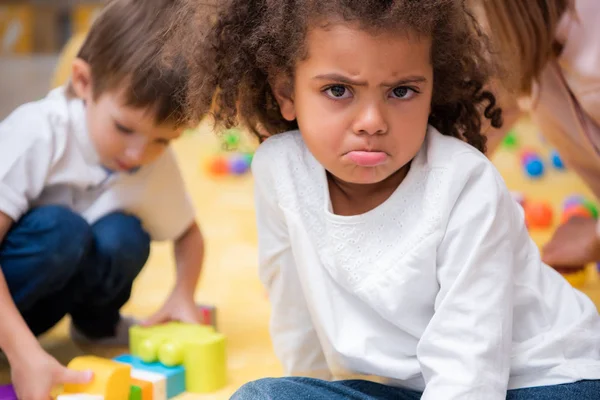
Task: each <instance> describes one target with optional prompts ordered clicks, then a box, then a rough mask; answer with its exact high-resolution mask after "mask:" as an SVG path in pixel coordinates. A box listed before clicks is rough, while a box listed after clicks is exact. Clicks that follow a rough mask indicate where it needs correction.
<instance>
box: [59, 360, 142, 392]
mask: <svg viewBox="0 0 600 400" xmlns="http://www.w3.org/2000/svg"><path fill="white" fill-rule="evenodd" d="M68 367H69V368H70V369H74V370H76V371H84V370H92V371H94V378H93V379H92V381H91V382H90V383H87V384H65V385H64V393H66V394H79V393H82V394H99V395H102V396H104V399H105V400H123V399H127V398H128V397H129V386H130V385H131V376H130V374H131V366H130V365H127V364H123V363H118V362H115V361H112V360H108V359H105V358H100V357H95V356H83V357H75V358H74V359H73V360H71V362H70V363H69V365H68Z"/></svg>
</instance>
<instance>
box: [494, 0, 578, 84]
mask: <svg viewBox="0 0 600 400" xmlns="http://www.w3.org/2000/svg"><path fill="white" fill-rule="evenodd" d="M572 7H573V2H572V0H526V1H524V0H486V1H484V2H483V9H484V11H485V14H486V19H487V24H488V25H489V28H490V31H491V34H492V38H493V39H494V41H495V45H496V46H497V47H498V49H499V50H500V54H501V56H502V58H503V59H504V60H505V62H506V64H507V65H510V67H511V69H512V70H514V74H512V77H511V81H512V82H511V81H509V85H508V86H509V88H511V89H516V90H517V91H519V92H521V93H522V94H529V93H530V92H531V87H532V84H533V82H534V81H535V79H537V78H538V77H539V75H540V73H541V72H542V70H543V68H544V67H545V66H546V64H547V63H548V61H550V60H551V59H553V58H555V57H556V56H557V55H558V54H559V53H560V46H559V45H558V43H557V41H556V30H557V26H558V23H559V21H560V18H561V17H562V15H563V14H564V13H565V11H567V10H569V9H572Z"/></svg>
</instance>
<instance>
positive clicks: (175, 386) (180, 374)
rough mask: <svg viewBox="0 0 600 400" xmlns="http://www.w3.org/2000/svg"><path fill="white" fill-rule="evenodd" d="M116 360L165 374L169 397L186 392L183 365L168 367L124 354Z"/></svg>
mask: <svg viewBox="0 0 600 400" xmlns="http://www.w3.org/2000/svg"><path fill="white" fill-rule="evenodd" d="M114 360H115V361H118V362H122V363H126V364H129V365H131V368H133V369H137V370H143V371H149V372H154V373H157V374H160V375H163V376H164V377H165V380H166V386H167V399H171V398H173V397H175V396H177V395H179V394H181V393H183V392H185V369H184V368H183V367H182V366H175V367H167V366H164V365H163V364H161V363H158V362H154V363H145V362H143V361H142V360H140V359H139V358H137V357H135V356H132V355H129V354H123V355H121V356H119V357H116V358H115V359H114Z"/></svg>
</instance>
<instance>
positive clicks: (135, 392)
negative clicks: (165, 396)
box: [129, 385, 142, 400]
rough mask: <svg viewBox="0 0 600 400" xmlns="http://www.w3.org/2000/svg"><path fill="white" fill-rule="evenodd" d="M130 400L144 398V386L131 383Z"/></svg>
mask: <svg viewBox="0 0 600 400" xmlns="http://www.w3.org/2000/svg"><path fill="white" fill-rule="evenodd" d="M129 400H142V388H141V387H139V386H136V385H131V386H130V387H129Z"/></svg>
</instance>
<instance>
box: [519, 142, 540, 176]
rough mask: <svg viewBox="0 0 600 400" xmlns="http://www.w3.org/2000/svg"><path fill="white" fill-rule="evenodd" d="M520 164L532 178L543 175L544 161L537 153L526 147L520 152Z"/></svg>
mask: <svg viewBox="0 0 600 400" xmlns="http://www.w3.org/2000/svg"><path fill="white" fill-rule="evenodd" d="M521 166H522V167H523V170H524V171H525V174H526V175H527V176H528V177H530V178H532V179H537V178H540V177H542V176H543V175H544V163H543V162H542V158H541V157H540V156H539V154H538V153H537V152H536V151H534V150H531V149H526V150H523V151H522V152H521Z"/></svg>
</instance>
